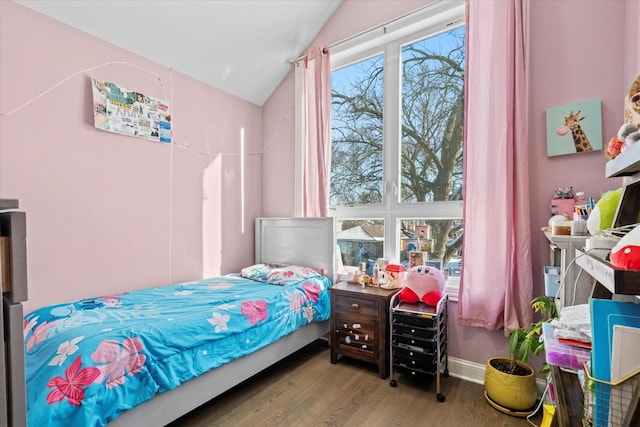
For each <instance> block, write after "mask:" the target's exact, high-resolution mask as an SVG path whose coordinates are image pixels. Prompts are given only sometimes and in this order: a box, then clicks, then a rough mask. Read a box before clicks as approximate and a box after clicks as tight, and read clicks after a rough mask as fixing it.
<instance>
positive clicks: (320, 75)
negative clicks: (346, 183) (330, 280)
mask: <svg viewBox="0 0 640 427" xmlns="http://www.w3.org/2000/svg"><path fill="white" fill-rule="evenodd" d="M303 66H304V70H303V79H302V80H303V82H302V109H303V111H302V117H303V119H302V137H303V143H302V150H303V153H302V158H303V170H302V176H303V183H302V216H305V217H324V216H327V214H328V210H329V177H330V173H331V64H330V61H329V51H328V49H326V48H323V47H321V46H313V47H312V48H310V49H309V50H308V51H307V54H306V59H305V60H304V63H303Z"/></svg>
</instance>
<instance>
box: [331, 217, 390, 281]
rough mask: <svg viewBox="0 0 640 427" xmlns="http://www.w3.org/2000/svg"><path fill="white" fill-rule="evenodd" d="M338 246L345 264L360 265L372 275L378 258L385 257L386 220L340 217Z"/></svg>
mask: <svg viewBox="0 0 640 427" xmlns="http://www.w3.org/2000/svg"><path fill="white" fill-rule="evenodd" d="M337 237H338V247H339V248H340V255H341V256H342V263H343V264H344V265H345V266H353V267H359V266H360V265H361V263H365V264H364V265H365V271H366V273H367V274H368V275H369V276H371V275H372V274H373V264H374V263H375V261H376V259H378V258H383V251H384V221H383V220H374V219H357V220H350V219H338V236H337Z"/></svg>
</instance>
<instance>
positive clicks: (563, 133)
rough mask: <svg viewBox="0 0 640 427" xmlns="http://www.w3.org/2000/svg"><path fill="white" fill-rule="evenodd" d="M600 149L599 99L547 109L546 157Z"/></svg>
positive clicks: (600, 120)
mask: <svg viewBox="0 0 640 427" xmlns="http://www.w3.org/2000/svg"><path fill="white" fill-rule="evenodd" d="M597 150H602V112H601V106H600V100H599V99H592V100H589V101H583V102H576V103H574V104H567V105H562V106H560V107H553V108H548V109H547V156H548V157H551V156H560V155H563V154H575V153H586V152H589V151H597Z"/></svg>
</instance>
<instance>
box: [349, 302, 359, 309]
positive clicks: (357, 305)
mask: <svg viewBox="0 0 640 427" xmlns="http://www.w3.org/2000/svg"><path fill="white" fill-rule="evenodd" d="M351 307H353V308H360V304H356V303H355V302H354V303H353V304H351Z"/></svg>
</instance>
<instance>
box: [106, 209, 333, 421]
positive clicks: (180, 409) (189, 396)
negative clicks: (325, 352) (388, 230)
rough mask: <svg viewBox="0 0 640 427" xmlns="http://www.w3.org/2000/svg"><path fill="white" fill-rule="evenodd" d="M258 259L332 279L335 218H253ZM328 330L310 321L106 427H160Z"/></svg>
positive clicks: (324, 335)
mask: <svg viewBox="0 0 640 427" xmlns="http://www.w3.org/2000/svg"><path fill="white" fill-rule="evenodd" d="M255 233H256V235H255V262H256V263H288V264H294V265H304V266H308V267H314V268H319V269H323V270H325V271H326V275H327V277H329V278H330V279H331V281H332V283H333V281H334V278H335V270H334V266H335V256H336V228H335V221H334V219H333V218H257V219H256V230H255ZM328 332H329V321H328V320H327V321H324V322H320V323H311V324H309V325H306V326H304V327H302V328H300V329H299V330H297V331H295V332H293V333H291V334H289V335H287V336H285V337H283V338H281V339H279V340H278V341H276V342H274V343H273V344H271V345H269V346H267V347H264V348H262V349H260V350H258V351H257V352H255V353H251V354H249V355H247V356H244V357H242V358H240V359H237V360H234V361H232V362H230V363H227V364H225V365H223V366H220V367H218V368H216V369H213V370H211V371H209V372H207V373H206V374H204V375H201V376H199V377H196V378H194V379H192V380H190V381H188V382H186V383H184V384H182V385H180V386H179V387H177V388H175V389H173V390H170V391H168V392H165V393H161V394H158V395H156V397H154V398H153V399H151V400H149V401H147V402H144V403H143V404H141V405H139V406H136V407H135V408H133V409H131V410H129V411H127V412H125V413H123V414H122V415H120V416H119V417H118V418H116V419H115V420H114V421H113V422H111V423H109V427H118V426H123V427H124V426H127V427H129V426H163V425H166V424H168V423H170V422H172V421H174V420H176V419H178V418H180V417H181V416H183V415H185V414H187V413H189V412H191V411H192V410H194V409H196V408H197V407H199V406H201V405H202V404H204V403H206V402H208V401H210V400H211V399H213V398H215V397H217V396H219V395H220V394H222V393H224V392H225V391H227V390H229V389H231V388H232V387H234V386H236V385H238V384H240V383H241V382H243V381H245V380H247V379H249V378H251V377H252V376H254V375H255V374H257V373H259V372H261V371H262V370H264V369H266V368H268V367H269V366H271V365H273V364H274V363H276V362H278V361H280V360H282V359H283V358H285V357H286V356H288V355H290V354H292V353H294V352H295V351H297V350H299V349H301V348H302V347H304V346H306V345H307V344H309V343H311V342H313V341H315V340H316V339H318V338H324V337H326V336H327V334H328Z"/></svg>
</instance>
